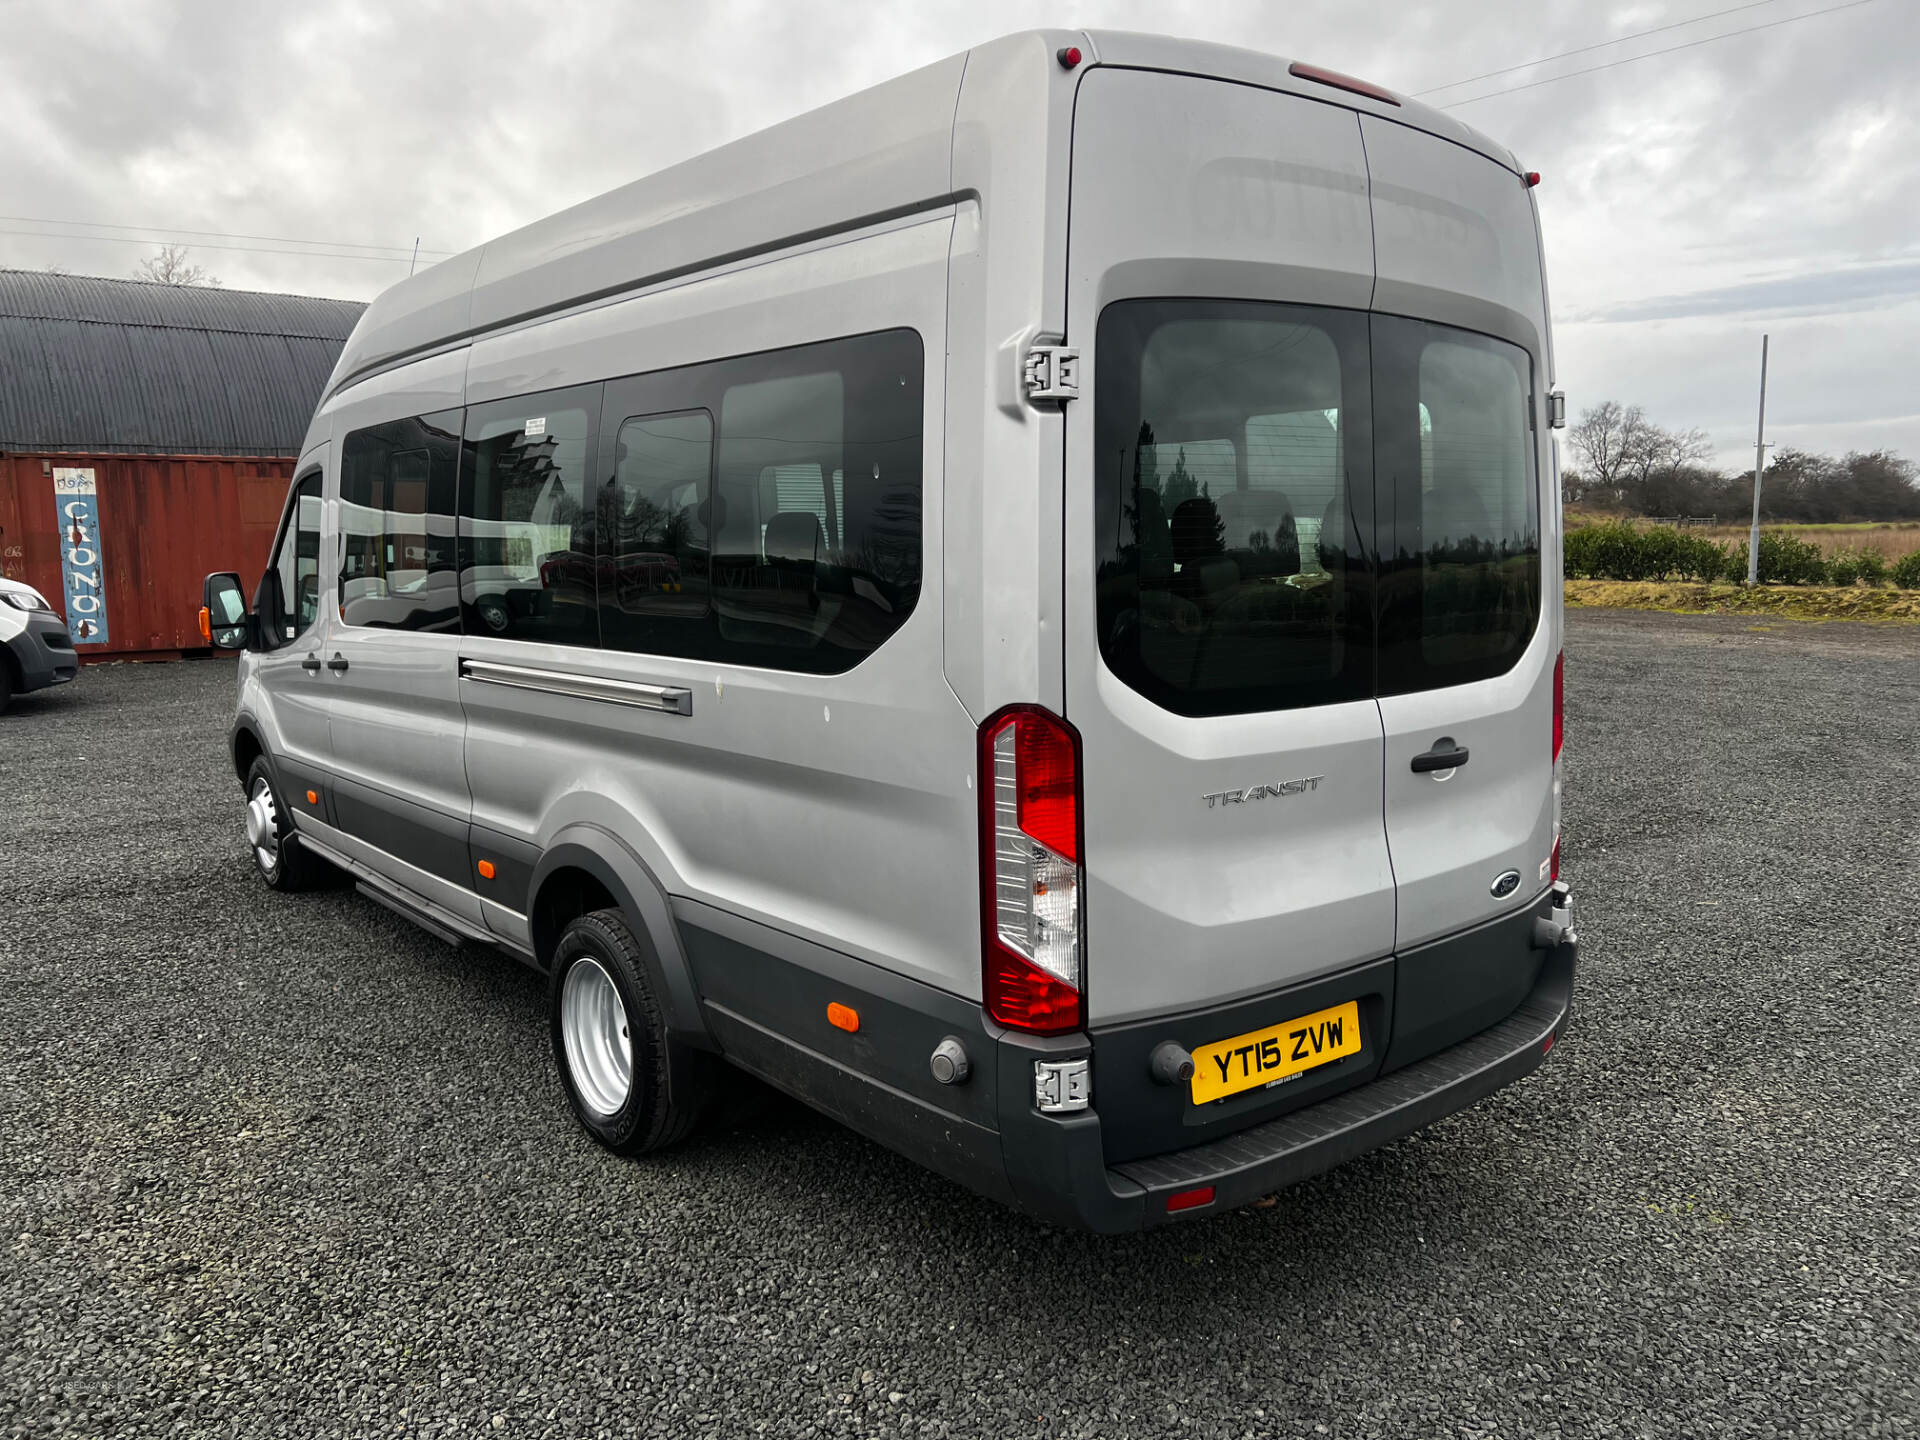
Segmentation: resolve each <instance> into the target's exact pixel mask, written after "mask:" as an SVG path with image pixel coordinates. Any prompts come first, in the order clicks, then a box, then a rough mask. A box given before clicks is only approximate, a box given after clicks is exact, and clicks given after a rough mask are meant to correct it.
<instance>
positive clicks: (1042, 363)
mask: <svg viewBox="0 0 1920 1440" xmlns="http://www.w3.org/2000/svg"><path fill="white" fill-rule="evenodd" d="M1022 374H1023V378H1024V379H1025V382H1026V391H1027V399H1029V400H1063V401H1064V400H1077V399H1079V398H1080V352H1079V351H1078V350H1076V349H1075V348H1074V347H1073V346H1071V345H1034V346H1032V347H1030V348H1029V349H1028V351H1027V355H1026V361H1025V364H1024V365H1023V367H1022Z"/></svg>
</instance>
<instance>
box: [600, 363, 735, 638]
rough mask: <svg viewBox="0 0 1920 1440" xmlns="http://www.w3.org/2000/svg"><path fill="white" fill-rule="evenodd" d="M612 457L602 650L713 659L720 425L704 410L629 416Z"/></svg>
mask: <svg viewBox="0 0 1920 1440" xmlns="http://www.w3.org/2000/svg"><path fill="white" fill-rule="evenodd" d="M618 391H619V387H610V392H611V393H613V394H616V395H617V394H618ZM611 419H612V417H611V416H609V422H610V423H611ZM613 453H614V463H613V479H612V480H611V481H610V482H608V484H607V486H606V487H605V489H604V491H603V492H602V495H601V523H600V533H601V535H602V536H603V537H604V538H605V542H606V546H607V550H608V558H607V559H606V560H605V562H603V563H602V565H601V567H600V636H601V643H602V644H604V645H605V646H606V647H607V648H608V649H610V650H637V651H642V652H645V653H649V654H654V655H705V654H707V653H709V651H710V650H711V645H710V640H711V632H712V608H711V606H710V604H709V586H708V583H707V562H708V557H709V554H710V553H711V549H712V543H711V537H710V536H709V534H708V519H709V513H708V512H709V507H708V498H709V496H710V495H711V494H712V478H713V417H712V416H711V415H710V414H708V413H707V412H706V411H705V410H683V411H680V412H678V413H675V414H665V415H635V416H630V417H627V418H625V419H622V420H621V421H620V425H619V429H618V431H617V432H616V433H615V437H614V452H613Z"/></svg>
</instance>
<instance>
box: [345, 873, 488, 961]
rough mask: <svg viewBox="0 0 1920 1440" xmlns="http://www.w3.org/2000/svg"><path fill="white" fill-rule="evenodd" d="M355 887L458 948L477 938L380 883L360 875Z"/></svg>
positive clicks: (383, 906) (354, 883)
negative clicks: (452, 926)
mask: <svg viewBox="0 0 1920 1440" xmlns="http://www.w3.org/2000/svg"><path fill="white" fill-rule="evenodd" d="M353 888H354V889H355V890H357V891H359V892H360V893H361V894H362V895H364V896H366V897H367V899H369V900H371V901H373V903H374V904H376V905H378V906H380V907H381V908H382V909H386V910H391V911H392V912H393V913H394V914H396V915H398V916H399V917H400V918H401V919H402V920H411V921H412V922H413V923H414V924H415V925H417V926H419V927H420V928H421V929H422V930H424V931H426V932H427V934H429V935H431V936H433V937H434V938H435V939H436V940H444V941H445V942H446V943H447V944H449V945H452V946H454V947H456V948H458V947H459V946H460V945H461V944H463V943H464V942H466V941H467V940H470V939H473V938H475V937H473V936H470V935H460V934H456V933H455V932H454V931H452V930H450V929H448V928H447V927H446V926H445V925H442V924H441V923H440V922H439V921H438V920H436V919H434V918H433V917H432V916H431V915H429V914H427V912H426V911H424V910H420V909H416V908H415V907H414V906H413V905H411V904H409V903H408V902H407V901H405V900H402V899H401V898H400V897H399V896H398V895H390V894H388V893H387V892H386V891H385V890H382V889H381V888H380V887H379V886H378V885H373V884H370V883H368V882H367V881H365V880H361V879H359V878H358V877H356V878H355V879H354V882H353ZM487 943H488V944H492V943H493V942H492V941H491V940H489V941H488V942H487Z"/></svg>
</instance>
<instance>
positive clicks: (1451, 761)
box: [1413, 735, 1467, 775]
mask: <svg viewBox="0 0 1920 1440" xmlns="http://www.w3.org/2000/svg"><path fill="white" fill-rule="evenodd" d="M1466 763H1467V747H1466V746H1464V745H1455V744H1454V743H1453V739H1452V737H1451V736H1447V735H1443V736H1441V737H1440V738H1439V739H1438V740H1436V741H1434V742H1433V749H1431V750H1428V751H1425V752H1424V753H1422V754H1419V755H1416V756H1414V757H1413V773H1414V774H1416V775H1425V774H1428V773H1429V772H1431V771H1434V770H1458V769H1459V768H1460V767H1461V766H1462V765H1464V764H1466Z"/></svg>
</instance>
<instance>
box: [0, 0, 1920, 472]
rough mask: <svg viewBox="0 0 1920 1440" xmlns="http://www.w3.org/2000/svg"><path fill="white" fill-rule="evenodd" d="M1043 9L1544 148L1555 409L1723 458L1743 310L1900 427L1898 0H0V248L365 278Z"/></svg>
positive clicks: (1803, 405) (1814, 389)
mask: <svg viewBox="0 0 1920 1440" xmlns="http://www.w3.org/2000/svg"><path fill="white" fill-rule="evenodd" d="M1820 12H1827V13H1820ZM1795 17H1807V18H1795ZM1783 22H1784V23H1783ZM1043 23H1044V24H1055V25H1063V26H1085V27H1089V28H1099V27H1108V28H1119V29H1132V30H1152V31H1160V32H1164V33H1173V34H1184V35H1191V36H1196V37H1200V38H1204V39H1209V40H1217V41H1222V42H1225V43H1229V44H1235V45H1244V46H1249V47H1253V48H1256V49H1261V50H1267V51H1271V52H1273V53H1276V54H1280V55H1285V56H1288V57H1291V58H1297V59H1305V60H1311V61H1314V62H1317V63H1319V64H1323V65H1328V66H1332V67H1334V68H1336V69H1341V70H1346V71H1349V72H1351V73H1353V74H1358V75H1362V76H1365V77H1367V78H1369V79H1372V80H1376V81H1378V82H1380V83H1382V84H1385V85H1388V86H1390V87H1392V88H1394V89H1396V90H1399V91H1401V92H1403V93H1413V94H1421V95H1423V98H1425V99H1427V100H1428V101H1429V102H1430V103H1435V104H1441V105H1449V106H1456V107H1457V108H1455V109H1454V111H1453V113H1454V114H1456V115H1458V116H1459V117H1460V118H1462V119H1464V120H1466V121H1467V122H1468V123H1470V124H1472V125H1474V126H1476V127H1478V128H1479V129H1481V130H1483V131H1485V132H1486V133H1487V134H1489V135H1492V136H1494V137H1495V138H1497V139H1499V140H1500V141H1502V142H1504V143H1505V144H1507V145H1509V146H1510V147H1511V148H1512V149H1513V150H1514V151H1516V152H1517V153H1518V154H1519V155H1520V157H1521V159H1522V160H1523V162H1524V163H1525V164H1527V165H1528V166H1529V167H1531V168H1535V169H1538V170H1540V171H1541V172H1542V173H1543V174H1544V176H1545V179H1544V182H1543V184H1542V187H1541V189H1540V192H1539V200H1540V209H1541V215H1542V219H1543V222H1544V224H1545V227H1546V242H1547V261H1548V266H1549V275H1550V283H1551V287H1552V296H1553V305H1554V312H1555V321H1556V326H1557V335H1558V341H1559V349H1560V368H1561V380H1562V383H1563V384H1564V385H1565V387H1566V389H1567V391H1568V395H1569V399H1570V404H1571V406H1572V408H1573V409H1574V410H1576V411H1577V410H1579V409H1580V408H1581V407H1583V406H1584V405H1586V404H1589V403H1591V402H1593V401H1594V400H1597V399H1600V398H1604V397H1611V398H1615V399H1619V400H1621V401H1625V402H1628V403H1637V404H1641V405H1644V406H1645V407H1646V408H1647V410H1648V411H1649V413H1650V414H1652V415H1653V416H1654V418H1656V419H1657V420H1660V421H1661V422H1663V423H1666V424H1668V425H1672V426H1677V427H1688V426H1695V425H1697V426H1700V427H1703V428H1704V429H1706V430H1707V431H1708V433H1709V434H1710V435H1711V437H1712V439H1713V442H1714V444H1715V446H1716V448H1717V449H1718V451H1719V453H1720V458H1721V461H1722V463H1724V464H1726V465H1728V466H1742V465H1745V464H1750V463H1751V454H1752V450H1751V446H1752V443H1753V424H1754V401H1755V388H1756V384H1757V379H1758V367H1759V349H1760V336H1761V333H1762V332H1763V331H1769V332H1771V333H1772V336H1773V363H1772V370H1771V378H1770V382H1769V398H1768V414H1769V425H1768V435H1769V439H1771V440H1773V441H1775V442H1776V443H1777V444H1780V445H1799V446H1802V447H1805V448H1809V449H1816V450H1831V451H1844V450H1847V449H1850V448H1856V449H1872V448H1877V447H1880V446H1888V447H1892V448H1894V449H1897V450H1900V451H1901V452H1902V453H1904V454H1906V455H1908V456H1910V457H1913V458H1916V459H1920V103H1916V92H1920V0H1853V3H1851V4H1843V3H1842V0H1758V3H1741V4H1736V3H1734V0H1648V3H1629V0H1605V3H1598V0H1427V3H1422V4H1417V5H1415V4H1408V3H1404V0H1399V3H1396V0H1288V3H1280V0H1272V3H1258V0H1201V3H1180V0H1158V3H1147V0H1058V3H1056V4H1054V5H1052V6H1049V7H1036V6H1028V5H1020V4H1015V3H1011V0H911V3H906V4H892V5H875V4H871V3H862V4H853V3H846V4H841V3H830V0H716V3H712V4H707V5H693V4H663V3H657V0H621V3H604V4H602V3H562V0H551V3H547V4H541V5H532V4H526V3H520V4H504V3H492V0H446V3H424V0H422V3H407V0H384V3H383V0H300V3H298V4H292V3H279V0H256V3H232V4H221V3H198V0H174V3H163V0H119V3H114V0H0V34H3V35H4V36H5V41H4V44H0V210H3V211H5V212H6V213H5V215H4V216H0V266H17V267H23V268H32V269H41V268H45V267H48V266H53V265H58V266H60V267H63V268H65V269H67V270H70V271H72V272H74V273H76V274H101V275H125V274H127V273H128V272H129V271H130V270H131V269H132V267H133V266H134V264H135V263H136V262H137V261H138V260H139V259H140V258H141V257H142V256H143V255H146V254H150V253H151V252H152V251H153V250H154V249H155V248H156V245H155V242H156V241H157V240H158V239H161V238H167V239H173V240H176V241H187V242H191V243H192V245H193V250H192V257H191V258H192V259H193V260H194V261H195V262H197V263H199V264H203V265H205V266H206V267H207V269H208V270H209V271H211V272H212V273H213V274H214V275H216V276H218V277H219V278H220V279H221V280H222V281H223V282H224V283H225V284H226V285H228V286H229V287H236V288H247V289H263V290H286V291H298V292H305V293H310V294H321V295H337V296H347V297H353V298H370V297H372V296H373V295H374V294H376V293H378V291H379V290H381V289H382V288H383V287H384V286H386V285H388V284H390V283H392V282H393V281H394V280H396V279H399V278H401V277H403V276H404V275H405V274H406V272H407V251H408V249H410V247H411V246H412V245H413V243H414V240H415V238H416V237H418V238H419V241H420V245H421V247H422V252H421V253H422V263H425V262H427V261H430V260H433V259H436V258H439V257H440V256H442V255H444V254H447V253H451V252H454V251H458V250H461V249H464V248H466V247H468V246H471V245H474V244H478V243H480V242H481V241H484V240H486V239H488V238H489V237H490V236H493V235H496V234H499V233H500V232H502V231H505V230H508V229H511V228H513V227H515V226H517V225H521V224H524V223H525V222H527V221H529V220H533V219H536V218H538V217H539V216H542V215H545V214H547V213H549V212H551V211H553V210H557V209H560V208H561V207H563V206H566V205H570V204H572V203H574V202H575V201H578V200H581V199H585V198H586V197H588V196H591V195H594V194H597V193H599V192H601V191H603V190H607V189H611V188H612V187H614V186H615V185H618V184H621V183H623V182H624V181H627V180H630V179H633V178H635V177H637V176H640V175H644V174H646V173H648V172H649V171H652V170H655V169H658V168H660V167H661V166H664V165H668V164H671V163H673V162H675V161H678V160H681V159H685V158H686V157H688V156H691V155H694V154H697V153H698V152H700V151H702V150H705V149H708V148H710V147H712V146H714V145H717V144H720V143H721V142H723V141H726V140H729V139H732V138H734V137H736V136H739V135H743V134H746V133H748V132H749V131H752V130H756V129H759V128H760V127H762V126H765V125H768V124H771V123H773V122H775V121H777V120H780V119H783V118H785V117H786V116H789V115H792V114H795V113H797V112H799V111H802V110H805V109H809V108H811V107H812V106H815V105H818V104H821V103H823V102H825V101H827V100H831V99H834V98H835V97H837V96H840V95H843V94H846V93H848V92H850V91H853V90H857V89H860V88H862V87H864V86H867V85H870V84H873V83H876V82H878V81H880V80H883V79H886V78H888V77H890V76H892V75H895V74H898V73H900V72H901V71H905V70H909V69H912V68H914V67H916V66H918V65H922V64H925V63H927V62H928V61H931V60H935V59H938V58H940V57H941V56H943V55H948V54H951V53H953V52H955V51H958V50H963V49H965V48H966V47H967V46H968V45H970V44H973V43H975V42H977V41H980V40H984V39H988V38H991V37H992V36H995V35H998V34H1001V33H1004V32H1006V31H1010V30H1017V29H1021V28H1024V27H1026V26H1029V25H1035V24H1043ZM1751 27H1765V28H1751ZM1743 30H1744V31H1747V32H1748V33H1744V34H1734V33H1731V32H1735V31H1743ZM1646 32H1654V33H1646ZM1718 36H1725V37H1727V38H1719V39H1715V38H1711V37H1718ZM1623 37H1638V38H1623ZM1608 42H1619V43H1608ZM1696 42H1706V43H1696ZM1676 47H1685V48H1676ZM1663 50H1664V51H1668V52H1669V53H1666V54H1654V53H1651V52H1656V51H1663ZM1569 51H1578V52H1579V53H1577V54H1566V52H1569ZM1551 56H1563V57H1564V58H1560V59H1556V60H1552V61H1550V62H1549V63H1545V64H1540V65H1533V66H1527V67H1526V68H1509V67H1520V66H1523V65H1525V62H1531V61H1536V60H1540V59H1542V58H1543V57H1551ZM1631 57H1644V58H1637V59H1634V58H1631ZM1621 61H1628V62H1629V63H1615V62H1621ZM1602 66H1604V67H1607V68H1603V69H1602V68H1596V67H1602ZM1495 71H1498V72H1502V73H1498V74H1493V75H1491V76H1490V77H1489V78H1485V79H1478V80H1472V79H1471V78H1470V77H1476V76H1484V75H1487V74H1488V72H1495ZM1582 71H1587V72H1590V73H1584V74H1583V73H1579V72H1582ZM1461 81H1468V82H1469V83H1465V84H1460V83H1454V82H1461ZM1440 87H1447V88H1440ZM1496 91H1504V92H1506V93H1500V94H1495V93H1493V92H1496ZM1425 92H1432V93H1425ZM1480 97H1486V98H1480ZM110 226H111V227H119V228H116V229H107V228H105V227H110ZM194 232H219V233H218V234H213V233H194ZM82 236H86V237H92V238H75V237H82ZM108 237H111V238H108ZM296 242H300V243H296ZM372 247H386V248H384V249H375V248H372ZM349 250H351V251H352V254H351V255H348V254H345V253H341V252H345V251H349ZM271 252H282V253H271ZM284 252H304V253H284ZM328 252H331V253H328ZM369 256H372V257H376V258H367V257H369Z"/></svg>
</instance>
